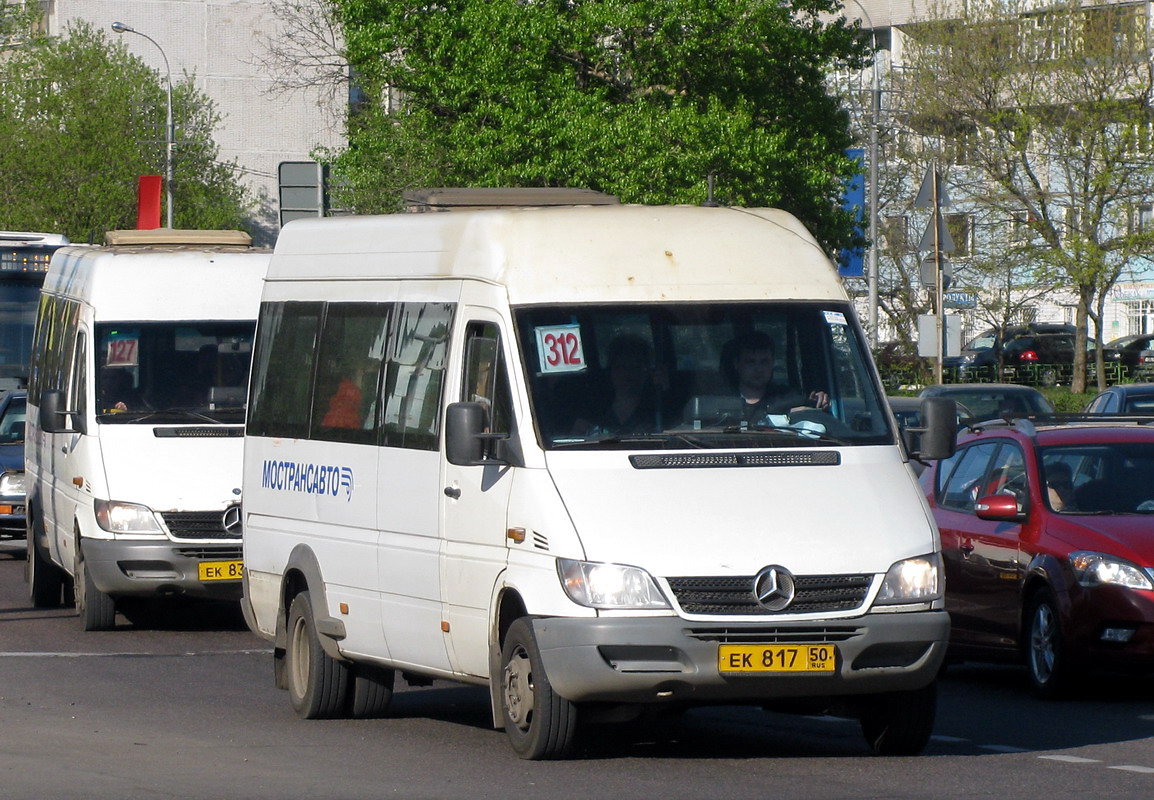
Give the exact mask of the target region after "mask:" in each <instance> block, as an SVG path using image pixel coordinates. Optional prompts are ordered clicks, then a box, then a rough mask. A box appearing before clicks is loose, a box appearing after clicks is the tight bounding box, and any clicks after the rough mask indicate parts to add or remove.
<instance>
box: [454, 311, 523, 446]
mask: <svg viewBox="0 0 1154 800" xmlns="http://www.w3.org/2000/svg"><path fill="white" fill-rule="evenodd" d="M461 400H463V401H466V402H473V403H481V404H482V405H483V406H485V408H486V409H487V410H488V412H489V432H490V433H511V432H512V427H513V400H512V396H511V394H510V392H509V371H508V369H506V367H505V359H504V358H502V357H501V332H500V330H499V329H498V328H497V326H496V325H494V324H493V323H491V322H470V323H469V327H468V328H467V329H466V331H465V376H464V381H463V382H462V384H461Z"/></svg>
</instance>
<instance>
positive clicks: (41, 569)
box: [27, 536, 64, 608]
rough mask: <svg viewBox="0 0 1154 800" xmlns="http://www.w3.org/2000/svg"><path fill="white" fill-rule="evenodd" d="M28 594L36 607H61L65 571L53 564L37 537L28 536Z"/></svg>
mask: <svg viewBox="0 0 1154 800" xmlns="http://www.w3.org/2000/svg"><path fill="white" fill-rule="evenodd" d="M27 546H28V564H27V570H28V571H27V579H28V594H29V597H30V598H31V599H32V605H33V606H34V607H35V608H59V607H60V606H62V605H63V604H64V571H63V570H62V569H60V567H58V566H56V565H55V564H53V563H52V562H51V561H50V560H49V559H48V557H47V556H45V555H44V553H42V552H40V546H39V545H37V544H36V537H35V536H30V537H28V545H27Z"/></svg>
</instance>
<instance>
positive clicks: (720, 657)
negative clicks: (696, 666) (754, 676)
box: [717, 644, 837, 672]
mask: <svg viewBox="0 0 1154 800" xmlns="http://www.w3.org/2000/svg"><path fill="white" fill-rule="evenodd" d="M836 668H837V647H836V646H835V645H832V644H723V645H720V646H719V648H718V651H717V669H718V670H719V671H721V672H833V671H834V669H836Z"/></svg>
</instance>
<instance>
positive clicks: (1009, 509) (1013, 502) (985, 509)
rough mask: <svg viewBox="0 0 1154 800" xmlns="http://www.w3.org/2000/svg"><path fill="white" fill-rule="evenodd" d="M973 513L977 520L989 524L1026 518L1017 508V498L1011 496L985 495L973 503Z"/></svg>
mask: <svg viewBox="0 0 1154 800" xmlns="http://www.w3.org/2000/svg"><path fill="white" fill-rule="evenodd" d="M974 513H975V514H977V515H978V519H985V520H990V521H991V522H1016V521H1018V520H1022V519H1025V517H1026V515H1025V513H1024V512H1023V511H1022V510H1021V509H1020V508H1018V498H1017V497H1015V496H1014V495H1012V494H991V495H986V496H985V497H982V498H980V499H979V500H978V502H976V503H974Z"/></svg>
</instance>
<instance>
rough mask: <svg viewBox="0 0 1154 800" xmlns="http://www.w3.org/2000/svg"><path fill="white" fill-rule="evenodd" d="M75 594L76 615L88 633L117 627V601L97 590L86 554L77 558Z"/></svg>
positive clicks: (81, 554) (78, 555) (80, 554)
mask: <svg viewBox="0 0 1154 800" xmlns="http://www.w3.org/2000/svg"><path fill="white" fill-rule="evenodd" d="M73 593H74V594H75V596H76V613H77V615H78V616H79V617H80V622H81V624H82V625H83V627H84V630H86V631H110V630H112V629H113V628H114V627H116V601H115V600H113V599H112V597H111V596H110V595H108V594H106V593H105V592H102V591H100V589H98V588H96V584H95V583H93V581H92V574H91V573H90V572H89V571H88V564H87V563H86V562H85V560H84V554H83V553H79V554H77V556H76V575H75V586H74V587H73Z"/></svg>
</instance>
